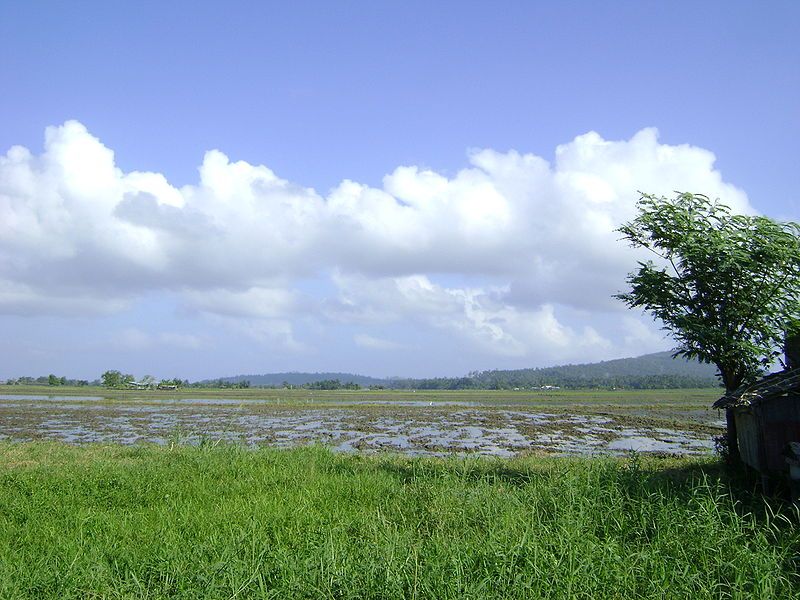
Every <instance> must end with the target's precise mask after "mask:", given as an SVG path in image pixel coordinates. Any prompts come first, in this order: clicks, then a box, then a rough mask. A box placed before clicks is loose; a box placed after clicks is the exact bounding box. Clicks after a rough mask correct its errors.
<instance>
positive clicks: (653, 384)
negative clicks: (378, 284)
mask: <svg viewBox="0 0 800 600" xmlns="http://www.w3.org/2000/svg"><path fill="white" fill-rule="evenodd" d="M715 372H716V369H715V368H714V366H712V365H707V364H701V363H699V362H697V361H687V360H685V359H682V358H676V359H673V358H672V353H671V352H656V353H654V354H645V355H643V356H638V357H635V358H620V359H615V360H607V361H602V362H598V363H585V364H576V365H561V366H556V367H542V368H535V369H515V370H490V371H475V372H473V373H469V374H468V375H465V376H464V377H434V378H428V379H416V378H399V377H392V378H378V377H368V376H364V375H356V374H352V373H331V372H326V373H297V372H292V373H267V374H263V375H237V376H235V377H223V378H221V380H219V381H224V382H226V383H237V382H242V381H249V382H250V384H251V385H253V386H266V387H281V386H292V387H300V386H314V385H315V384H317V383H319V382H324V383H325V384H329V385H328V387H329V388H330V386H334V388H335V387H336V385H337V383H338V384H340V385H341V386H342V387H345V384H357V385H358V386H361V387H385V388H392V389H514V388H526V389H530V388H541V387H548V386H549V387H563V388H615V387H616V388H633V389H646V388H650V389H653V388H697V387H717V386H718V385H719V382H718V380H717V378H716V376H715Z"/></svg>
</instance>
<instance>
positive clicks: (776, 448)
mask: <svg viewBox="0 0 800 600" xmlns="http://www.w3.org/2000/svg"><path fill="white" fill-rule="evenodd" d="M714 408H732V409H733V414H734V419H735V422H736V437H737V439H738V441H739V454H740V455H741V457H742V461H743V462H744V463H745V464H747V465H749V466H751V467H753V468H754V469H756V470H757V471H758V472H759V473H761V474H762V475H764V476H769V475H777V474H780V475H783V474H786V473H787V472H788V466H787V464H786V455H785V453H784V452H785V450H786V448H787V446H788V445H789V443H790V442H800V368H797V369H786V370H784V371H781V372H779V373H773V374H771V375H767V376H766V377H764V378H763V379H761V380H759V381H757V382H755V383H754V384H752V385H749V386H743V387H741V388H739V389H737V390H736V391H734V392H732V393H730V394H726V395H725V396H723V397H722V398H720V399H719V400H717V401H716V402H715V403H714Z"/></svg>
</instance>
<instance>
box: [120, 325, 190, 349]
mask: <svg viewBox="0 0 800 600" xmlns="http://www.w3.org/2000/svg"><path fill="white" fill-rule="evenodd" d="M110 344H111V345H112V346H117V347H119V348H122V349H125V350H150V349H153V348H158V347H161V348H163V347H169V348H177V349H180V350H199V349H200V348H203V347H204V346H206V342H205V340H204V339H203V338H202V337H201V336H198V335H194V334H187V333H176V332H171V331H159V332H155V333H151V332H147V331H143V330H141V329H137V328H136V327H127V328H125V329H123V330H121V331H117V332H115V333H114V335H113V336H112V338H111V340H110Z"/></svg>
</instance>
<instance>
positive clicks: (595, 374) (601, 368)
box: [473, 352, 719, 388]
mask: <svg viewBox="0 0 800 600" xmlns="http://www.w3.org/2000/svg"><path fill="white" fill-rule="evenodd" d="M715 373H716V367H714V366H713V365H708V364H703V363H700V362H698V361H695V360H692V361H689V360H686V359H683V358H672V352H656V353H654V354H645V355H643V356H637V357H635V358H619V359H616V360H606V361H602V362H598V363H586V364H577V365H562V366H557V367H546V368H540V369H518V370H513V371H500V370H496V371H483V372H481V373H478V374H476V375H474V376H473V377H474V379H476V380H477V381H478V382H479V386H478V387H488V388H491V387H541V386H546V385H553V386H559V387H569V388H579V387H623V388H664V387H666V388H686V387H718V386H719V380H718V379H717V377H716V376H715Z"/></svg>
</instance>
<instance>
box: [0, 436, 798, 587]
mask: <svg viewBox="0 0 800 600" xmlns="http://www.w3.org/2000/svg"><path fill="white" fill-rule="evenodd" d="M799 551H800V526H798V515H797V511H796V510H795V509H794V508H791V507H787V506H782V505H779V504H777V503H775V502H772V503H767V502H765V501H764V500H762V499H760V498H759V497H758V496H754V495H751V494H750V493H748V492H746V491H743V490H742V488H741V487H740V486H739V485H734V484H732V483H731V482H729V481H728V479H727V478H726V477H725V476H724V474H723V472H722V471H721V469H720V467H719V465H718V464H716V463H714V462H713V461H711V460H709V459H706V460H697V459H694V460H677V459H646V458H640V457H637V456H632V457H631V458H627V459H620V460H615V459H566V458H548V457H528V458H523V459H515V460H492V459H486V458H451V459H410V458H402V457H398V456H378V457H368V456H359V455H356V456H346V455H335V454H332V453H330V452H328V451H327V450H324V449H321V448H300V449H296V450H291V451H280V450H270V449H261V450H247V449H243V448H240V447H236V446H214V445H205V446H200V447H186V446H173V447H154V446H138V447H136V446H134V447H123V446H95V445H88V446H67V445H63V444H56V443H31V444H11V443H1V444H0V598H4V599H5V598H627V599H630V598H726V597H730V598H793V597H798V596H800V579H799V578H798V574H797V564H796V562H795V560H796V555H797V554H798V552H799Z"/></svg>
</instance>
